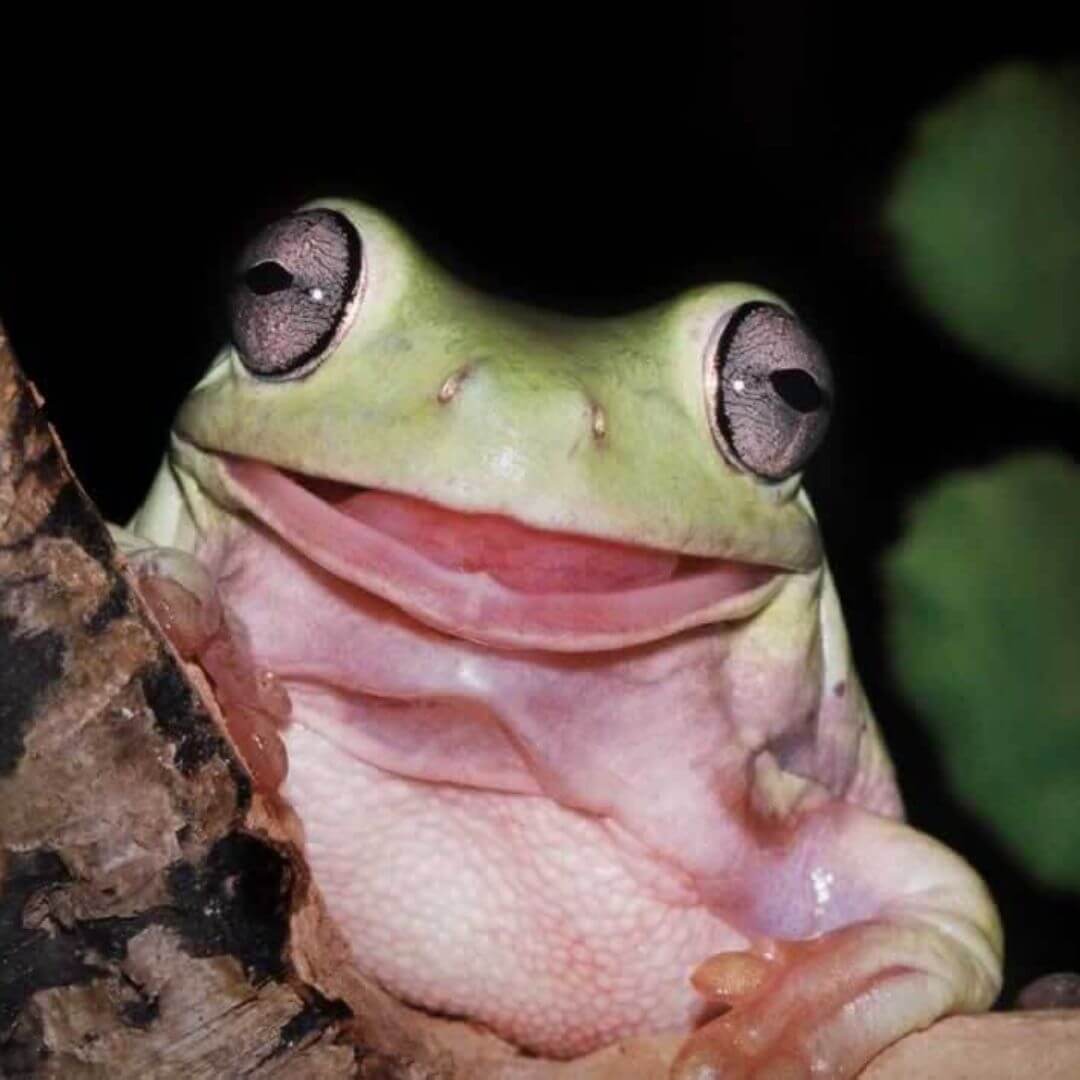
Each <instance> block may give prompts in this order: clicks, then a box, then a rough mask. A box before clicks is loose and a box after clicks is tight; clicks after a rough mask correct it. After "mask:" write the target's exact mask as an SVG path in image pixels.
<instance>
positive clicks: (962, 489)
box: [885, 453, 1080, 889]
mask: <svg viewBox="0 0 1080 1080" xmlns="http://www.w3.org/2000/svg"><path fill="white" fill-rule="evenodd" d="M885 575H886V584H887V588H888V592H889V600H890V612H889V615H890V631H891V635H892V638H893V645H894V653H893V655H894V656H895V658H896V663H897V665H898V671H897V675H898V678H899V681H900V684H901V686H903V687H904V689H905V691H906V693H907V695H908V696H909V697H910V699H911V700H912V701H913V702H914V703H915V704H916V705H917V706H918V708H919V709H920V710H921V712H922V714H923V715H924V716H925V717H926V719H927V721H928V722H929V723H930V725H931V726H932V728H933V731H934V734H935V736H936V738H937V741H938V744H939V745H940V747H941V750H942V754H943V760H944V763H945V767H946V770H947V772H948V775H949V778H950V780H951V783H952V785H953V788H954V790H955V791H956V793H957V794H958V795H959V796H960V798H961V799H963V800H964V801H965V802H966V803H967V804H968V805H969V806H970V807H971V808H972V809H974V810H975V811H977V812H978V813H979V814H980V815H981V816H982V817H983V818H984V819H985V820H987V821H989V822H990V823H991V824H992V825H993V826H994V827H995V828H996V829H997V830H998V832H999V833H1000V835H1001V836H1002V838H1003V839H1004V841H1005V842H1006V844H1007V845H1008V846H1009V847H1010V848H1011V849H1012V851H1013V852H1014V854H1015V855H1016V856H1017V858H1018V859H1020V860H1021V861H1023V863H1025V864H1026V865H1027V866H1028V867H1029V868H1030V869H1031V870H1032V871H1033V872H1034V873H1036V874H1037V875H1038V876H1039V877H1040V878H1042V879H1043V880H1044V881H1045V882H1047V883H1048V884H1051V885H1055V886H1059V887H1063V888H1073V889H1080V467H1077V466H1076V465H1075V464H1073V463H1071V462H1069V461H1068V460H1066V459H1065V458H1064V457H1062V456H1060V455H1053V454H1049V453H1039V454H1035V453H1032V454H1024V455H1020V456H1017V457H1014V458H1011V459H1008V460H1007V461H1006V462H1004V463H1003V464H1001V465H998V466H996V467H992V468H988V469H985V470H981V471H978V472H965V473H955V474H953V475H952V476H949V477H947V478H946V479H944V480H942V481H940V482H939V483H938V484H937V486H936V487H934V488H933V489H932V490H930V491H929V492H928V493H927V494H926V495H925V496H924V497H923V498H921V499H920V500H919V501H918V502H917V503H916V504H915V506H914V509H913V513H912V515H911V528H910V531H909V532H908V534H907V535H906V536H905V537H904V539H903V540H902V541H901V543H900V544H899V545H898V546H897V547H896V548H895V549H894V550H893V551H892V552H890V553H889V556H888V558H887V560H886V564H885Z"/></svg>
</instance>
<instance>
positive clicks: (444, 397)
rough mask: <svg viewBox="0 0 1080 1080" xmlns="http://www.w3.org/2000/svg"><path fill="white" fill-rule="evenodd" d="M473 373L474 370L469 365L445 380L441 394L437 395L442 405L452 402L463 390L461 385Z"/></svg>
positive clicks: (460, 368) (440, 389) (441, 387)
mask: <svg viewBox="0 0 1080 1080" xmlns="http://www.w3.org/2000/svg"><path fill="white" fill-rule="evenodd" d="M471 372H472V368H471V366H470V365H469V364H465V365H464V367H459V368H458V369H457V371H453V372H451V373H450V374H449V375H447V376H446V378H445V379H444V380H443V384H442V386H440V387H439V392H438V394H437V395H436V397H437V398H438V401H439V404H440V405H445V404H446V403H447V402H448V401H450V400H451V399H452V398H453V397H454V395H455V394H456V393H457V392H458V391H459V390H460V389H461V384H462V383H463V382H464V381H465V380H466V379H467V378H468V377H469V375H470V373H471Z"/></svg>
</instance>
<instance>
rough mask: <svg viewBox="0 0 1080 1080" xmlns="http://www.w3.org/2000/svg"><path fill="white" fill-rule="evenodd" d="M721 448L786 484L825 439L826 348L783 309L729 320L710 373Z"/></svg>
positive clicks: (753, 308) (828, 403) (754, 307)
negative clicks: (786, 479) (785, 479)
mask: <svg viewBox="0 0 1080 1080" xmlns="http://www.w3.org/2000/svg"><path fill="white" fill-rule="evenodd" d="M705 382H706V394H707V398H708V408H709V422H710V424H711V426H712V429H713V435H714V436H715V437H716V439H717V441H718V442H719V443H720V444H721V446H722V447H724V448H725V449H726V450H727V451H729V453H730V455H731V456H733V457H734V458H735V460H736V461H737V462H738V463H739V464H741V465H743V466H744V467H745V468H746V469H748V470H749V471H750V472H752V473H754V474H756V475H757V476H760V477H762V478H763V479H766V480H783V479H784V478H785V477H787V476H791V474H792V473H796V472H798V471H799V470H800V469H802V468H803V467H804V466H805V465H806V463H807V461H809V460H810V457H811V456H812V455H813V453H814V451H815V450H816V449H817V448H818V446H820V445H821V440H822V439H823V438H824V437H825V429H826V428H827V427H828V426H829V416H830V414H831V413H832V402H833V383H832V373H831V372H830V370H829V363H828V361H827V360H826V359H825V354H824V352H823V351H822V349H821V346H820V345H819V344H818V343H817V342H816V341H815V340H814V339H813V338H812V337H811V336H810V335H809V334H808V333H807V332H806V330H805V329H804V328H803V326H802V323H800V322H799V320H798V319H796V318H795V316H794V315H792V314H791V313H790V312H789V311H786V310H785V309H784V308H782V307H780V306H779V305H778V304H769V303H764V302H761V301H755V302H752V303H749V304H742V305H741V306H740V307H737V308H736V309H735V310H734V311H733V312H732V313H731V315H730V316H729V317H728V320H727V323H726V324H725V326H724V329H723V331H722V333H721V334H720V341H719V343H718V345H717V347H716V351H715V353H714V354H713V355H712V356H711V357H709V360H708V367H707V369H706V380H705Z"/></svg>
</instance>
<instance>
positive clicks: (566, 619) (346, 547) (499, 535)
mask: <svg viewBox="0 0 1080 1080" xmlns="http://www.w3.org/2000/svg"><path fill="white" fill-rule="evenodd" d="M219 460H220V464H221V475H222V478H223V480H224V483H225V486H226V488H227V489H228V491H229V494H230V495H231V496H232V497H233V498H234V499H236V501H237V502H239V503H240V504H241V505H242V506H243V507H244V508H245V509H246V510H247V511H249V512H250V513H251V514H252V515H254V516H255V517H256V518H258V519H259V520H260V521H262V522H263V523H264V524H265V525H267V526H269V527H270V528H271V529H272V530H273V531H274V532H275V533H277V534H278V535H279V536H280V537H281V538H282V539H283V540H285V541H286V542H287V543H288V544H289V545H290V546H292V547H293V548H295V549H296V550H297V551H299V552H300V553H301V554H303V555H304V556H306V557H307V558H308V559H310V560H311V561H312V562H314V563H315V564H317V565H318V566H320V567H322V568H323V569H324V570H326V571H328V572H329V573H331V574H333V575H334V576H336V577H338V578H341V579H343V580H345V581H347V582H350V583H351V584H354V585H357V586H359V587H360V588H362V589H364V590H366V591H367V592H370V593H374V594H375V595H377V596H380V597H382V598H383V599H384V600H388V601H389V602H391V603H392V604H394V605H395V606H396V607H398V608H400V609H402V610H403V611H405V612H406V613H407V614H409V615H411V616H413V617H414V618H416V619H418V620H419V621H421V622H423V623H426V624H427V625H429V626H432V627H434V628H435V629H438V630H441V631H443V632H446V633H449V634H452V635H454V636H455V637H461V638H465V639H467V640H470V641H477V642H480V643H482V644H486V645H492V646H495V647H500V648H514V649H521V648H540V649H549V650H555V651H559V652H579V651H591V650H598V649H610V648H620V647H625V646H627V645H633V644H638V643H641V642H645V641H652V640H657V639H659V638H662V637H667V636H669V635H671V634H673V633H676V632H678V631H680V630H684V629H687V628H689V627H692V626H698V625H703V624H706V623H711V622H718V621H725V620H729V619H735V618H742V617H745V616H747V615H750V614H752V613H753V612H754V611H756V610H758V609H759V608H760V607H762V606H763V605H764V604H765V603H766V602H767V601H768V599H769V598H770V597H771V596H772V595H773V593H774V592H775V589H776V587H777V585H778V583H779V578H780V577H781V576H782V572H781V571H779V570H777V569H776V568H773V567H767V566H757V565H753V564H750V563H746V562H740V561H736V560H731V559H722V558H702V557H699V556H688V555H684V554H681V553H679V552H671V551H660V550H656V549H654V548H646V547H637V546H634V545H630V544H625V543H620V542H616V541H613V540H604V539H598V538H595V537H588V536H582V535H578V534H571V533H563V532H554V531H548V530H544V529H538V528H535V527H533V526H530V525H524V524H522V523H521V522H518V521H516V520H514V519H512V518H509V517H505V516H502V515H498V514H477V513H464V512H462V511H458V510H452V509H448V508H446V507H443V506H440V505H437V504H435V503H432V502H428V501H426V500H422V499H418V498H415V497H412V496H408V495H401V494H396V493H391V492H387V491H381V490H377V489H373V488H359V487H355V486H351V485H347V484H342V483H338V482H336V481H327V480H322V479H317V478H313V477H307V476H303V475H300V474H297V473H289V472H286V471H284V470H282V469H279V468H277V467H275V466H273V465H269V464H267V463H265V462H260V461H256V460H253V459H249V458H238V457H224V456H223V457H221V458H220V459H219Z"/></svg>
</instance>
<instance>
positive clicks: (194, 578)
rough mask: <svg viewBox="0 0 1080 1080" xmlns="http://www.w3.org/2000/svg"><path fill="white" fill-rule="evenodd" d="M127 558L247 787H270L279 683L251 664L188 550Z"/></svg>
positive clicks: (284, 706) (281, 713)
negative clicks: (237, 758) (191, 669)
mask: <svg viewBox="0 0 1080 1080" xmlns="http://www.w3.org/2000/svg"><path fill="white" fill-rule="evenodd" d="M127 559H128V563H129V565H130V566H131V569H132V571H133V572H134V574H135V577H136V580H137V581H138V583H139V591H140V593H141V595H142V598H143V600H144V601H145V602H146V604H147V606H148V607H149V608H150V610H151V611H152V612H153V614H154V617H155V618H156V619H157V621H158V624H159V625H160V627H161V629H162V631H163V632H164V634H165V636H166V637H167V638H168V639H169V641H170V642H171V643H172V646H173V648H174V649H176V651H177V652H178V653H179V654H180V656H181V657H182V658H183V659H184V660H186V661H188V662H190V663H193V664H197V665H198V666H199V667H200V668H201V669H202V671H203V672H204V673H205V674H206V676H207V678H208V679H209V680H210V682H211V683H212V684H213V688H214V696H215V698H216V699H217V702H218V705H219V707H220V708H221V712H222V715H223V717H224V720H225V724H226V726H227V727H228V730H229V735H230V737H231V739H232V741H233V744H234V745H235V746H236V748H237V750H238V751H239V752H240V755H241V757H242V758H243V759H244V763H245V764H246V765H247V768H248V772H249V773H250V774H251V777H252V780H253V782H254V783H255V786H256V787H257V788H259V789H260V790H262V791H267V792H272V791H276V790H277V788H278V787H280V786H281V784H282V783H283V782H284V780H285V776H286V773H287V770H288V758H287V756H286V753H285V744H284V743H283V742H282V739H281V736H280V734H279V728H280V727H281V726H283V725H284V724H285V723H286V722H287V721H288V719H289V714H290V708H291V707H290V702H289V698H288V695H287V693H286V692H285V689H284V687H283V686H281V684H280V683H279V682H278V681H277V679H276V678H275V676H274V675H273V673H272V672H270V671H267V670H265V669H263V668H261V667H259V666H258V665H257V664H256V663H255V660H254V658H253V656H252V652H251V645H250V642H249V641H248V637H247V633H246V631H245V629H244V627H243V625H242V624H241V623H240V622H239V620H238V619H237V618H236V617H235V616H234V615H233V613H232V612H231V611H230V610H229V608H228V606H227V605H226V604H224V603H223V602H222V599H221V596H220V595H219V592H218V587H217V583H216V582H215V581H214V579H213V578H212V576H211V575H210V573H209V572H208V571H207V570H206V568H205V567H204V566H203V565H202V564H201V563H200V562H199V561H198V560H197V559H196V558H195V557H194V556H192V555H189V554H187V553H186V552H183V551H177V550H175V549H172V548H158V547H142V548H138V549H133V550H128V551H127Z"/></svg>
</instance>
